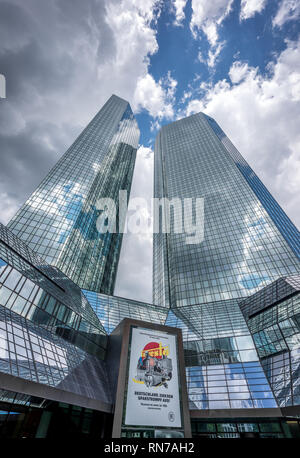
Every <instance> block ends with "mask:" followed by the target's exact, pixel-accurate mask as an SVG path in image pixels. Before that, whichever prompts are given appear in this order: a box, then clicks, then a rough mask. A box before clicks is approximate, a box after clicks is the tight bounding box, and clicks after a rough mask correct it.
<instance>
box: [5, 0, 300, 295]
mask: <svg viewBox="0 0 300 458" xmlns="http://www.w3.org/2000/svg"><path fill="white" fill-rule="evenodd" d="M299 17H300V2H299V1H298V0H212V1H208V0H164V1H162V0H86V1H82V0H7V1H3V0H0V73H2V74H4V76H5V78H6V84H7V98H6V99H0V153H1V156H0V157H1V163H0V166H1V167H0V220H1V221H2V222H3V223H6V222H7V221H8V220H9V219H10V218H11V217H12V216H13V215H14V213H15V212H16V210H17V209H18V208H19V206H20V205H21V204H22V203H23V202H24V201H25V199H26V198H27V197H28V196H29V194H30V193H31V192H32V191H33V190H34V189H35V187H36V186H37V185H38V184H39V182H40V181H41V179H42V178H43V177H44V175H45V174H46V173H47V171H48V170H49V169H50V167H52V166H53V164H54V163H55V162H56V161H57V160H58V158H59V157H60V156H61V155H62V154H63V152H64V151H65V150H66V149H67V147H68V146H69V145H70V144H71V143H72V142H73V140H74V139H75V138H76V136H77V135H78V134H79V133H80V131H81V130H82V128H83V127H84V126H85V125H86V124H87V123H88V122H89V121H90V119H91V118H92V117H93V116H94V115H95V113H96V112H97V111H98V110H99V109H100V108H101V106H102V105H103V103H104V102H105V101H106V99H107V98H108V97H110V95H111V94H112V93H115V94H117V95H119V96H120V97H123V98H125V99H126V100H128V101H129V102H130V104H131V106H132V108H133V110H134V112H135V113H136V116H137V120H138V123H139V126H140V129H141V140H140V144H141V146H140V149H139V151H138V159H137V163H136V169H135V176H134V182H133V189H132V193H133V195H134V196H140V197H147V198H148V199H149V198H150V197H151V193H152V181H153V177H152V173H153V144H154V139H155V135H156V133H157V130H158V129H159V128H160V126H161V125H164V124H166V123H169V122H172V121H174V120H176V119H179V118H181V117H184V116H186V115H189V114H192V113H196V112H199V111H204V112H205V113H207V114H209V115H211V116H213V117H214V118H215V119H216V121H217V122H218V123H219V124H220V125H221V127H222V128H223V129H224V131H225V132H226V133H227V135H228V136H229V137H230V139H231V140H232V141H233V143H234V144H235V146H236V147H237V148H238V149H239V150H240V151H241V153H242V154H243V155H244V157H245V158H246V159H247V160H248V162H249V163H250V165H251V166H252V167H253V168H254V170H255V171H256V173H257V174H258V175H259V176H260V178H261V179H262V180H263V182H264V183H265V184H266V185H267V187H268V188H269V190H270V191H271V192H272V194H273V195H274V197H275V198H276V199H277V200H278V202H279V203H280V205H281V206H282V207H283V209H284V210H285V211H286V212H287V214H288V216H289V217H290V218H291V219H292V220H293V222H294V223H296V224H297V225H299V223H300V212H299V211H298V208H299V191H300V35H299V31H300V26H299ZM151 257H152V240H151V235H150V234H148V235H143V236H142V235H140V236H134V235H130V236H127V237H126V239H125V240H124V244H123V248H122V254H121V261H120V267H119V274H118V281H117V288H116V294H118V295H121V296H125V297H131V298H136V299H140V300H144V301H150V300H151V276H152V275H151V271H152V259H151Z"/></svg>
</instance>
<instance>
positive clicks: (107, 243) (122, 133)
mask: <svg viewBox="0 0 300 458" xmlns="http://www.w3.org/2000/svg"><path fill="white" fill-rule="evenodd" d="M138 141H139V129H138V127H137V123H136V121H135V118H134V116H133V114H132V111H131V108H130V105H129V104H128V102H126V101H125V100H123V99H121V98H119V97H117V96H115V95H113V96H112V97H110V99H109V100H108V101H107V102H106V103H105V105H104V106H103V107H102V109H101V110H100V111H99V112H98V114H97V115H96V116H95V117H94V118H93V120H92V121H91V122H90V123H89V124H88V126H87V127H86V128H85V129H84V130H83V132H82V133H81V134H80V135H79V137H78V138H77V139H76V140H75V142H74V143H73V144H72V145H71V146H70V148H69V149H68V150H67V151H66V153H65V154H64V155H63V156H62V157H61V159H60V160H59V161H58V162H57V164H56V165H55V166H54V167H53V169H52V170H51V171H50V172H49V173H48V175H47V176H46V177H45V179H44V180H43V181H42V183H41V184H40V185H39V186H38V188H37V189H36V191H35V192H34V193H33V194H32V195H31V196H30V197H29V199H28V200H27V201H26V202H25V204H24V205H23V206H22V207H21V208H20V210H19V211H18V213H17V214H16V216H15V217H14V218H13V219H12V220H11V221H10V223H9V224H8V227H9V228H10V229H11V230H12V232H13V233H14V234H15V235H17V236H18V237H19V238H21V239H22V240H23V241H25V242H26V244H27V245H28V246H29V247H30V248H32V249H33V250H34V251H35V252H36V253H38V254H39V255H41V256H42V257H43V258H44V259H45V260H46V261H47V262H48V263H49V264H51V265H54V266H57V267H59V269H60V270H61V271H63V272H64V273H65V274H66V275H68V277H69V278H71V279H72V280H73V281H74V282H75V283H77V284H78V285H79V286H80V287H82V288H85V289H89V290H92V291H97V292H103V293H106V294H113V289H114V285H115V279H116V273H117V266H118V261H119V255H120V249H121V242H122V233H120V232H118V233H110V232H109V231H108V232H106V233H99V232H98V230H97V227H96V222H97V219H98V217H99V216H100V214H101V210H98V209H97V208H96V207H97V200H98V199H99V198H112V199H114V201H115V203H116V210H117V213H118V211H119V207H118V202H119V200H118V199H119V190H125V191H127V192H128V198H129V193H130V189H131V182H132V175H133V170H134V164H135V158H136V150H137V146H138ZM119 229H122V228H119Z"/></svg>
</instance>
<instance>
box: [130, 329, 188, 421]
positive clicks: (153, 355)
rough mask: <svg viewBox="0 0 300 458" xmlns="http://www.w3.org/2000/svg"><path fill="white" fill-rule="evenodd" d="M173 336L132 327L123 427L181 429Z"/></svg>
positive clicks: (174, 337)
mask: <svg viewBox="0 0 300 458" xmlns="http://www.w3.org/2000/svg"><path fill="white" fill-rule="evenodd" d="M178 380H179V374H178V361H177V348H176V336H175V335H171V334H166V333H163V332H160V331H153V330H151V329H143V328H132V339H131V352H130V360H129V375H128V390H127V402H126V415H125V425H145V426H164V427H169V428H170V427H171V428H176V427H177V428H181V426H182V424H181V412H180V396H179V384H178Z"/></svg>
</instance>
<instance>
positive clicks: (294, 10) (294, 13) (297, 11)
mask: <svg viewBox="0 0 300 458" xmlns="http://www.w3.org/2000/svg"><path fill="white" fill-rule="evenodd" d="M299 16H300V3H299V0H282V2H281V4H280V6H279V9H278V11H277V13H276V16H275V17H274V19H273V21H272V24H273V27H279V28H281V27H282V26H283V25H284V24H285V23H286V22H288V21H291V20H295V19H297V18H298V17H299Z"/></svg>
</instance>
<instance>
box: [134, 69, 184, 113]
mask: <svg viewBox="0 0 300 458" xmlns="http://www.w3.org/2000/svg"><path fill="white" fill-rule="evenodd" d="M176 85H177V82H176V81H175V80H174V79H173V78H172V77H171V76H170V75H169V74H168V75H167V77H166V79H161V80H159V82H158V83H156V81H155V80H154V78H153V76H152V75H150V74H149V73H147V74H146V75H144V76H142V77H140V78H139V80H138V81H137V85H136V89H135V93H134V97H133V108H134V109H135V110H136V111H139V110H140V109H142V108H144V109H146V110H148V111H149V114H150V115H151V116H153V117H155V118H156V117H157V118H159V119H162V118H163V117H165V118H168V119H171V118H172V117H173V116H174V111H173V106H172V101H173V96H174V92H175V90H176Z"/></svg>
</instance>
